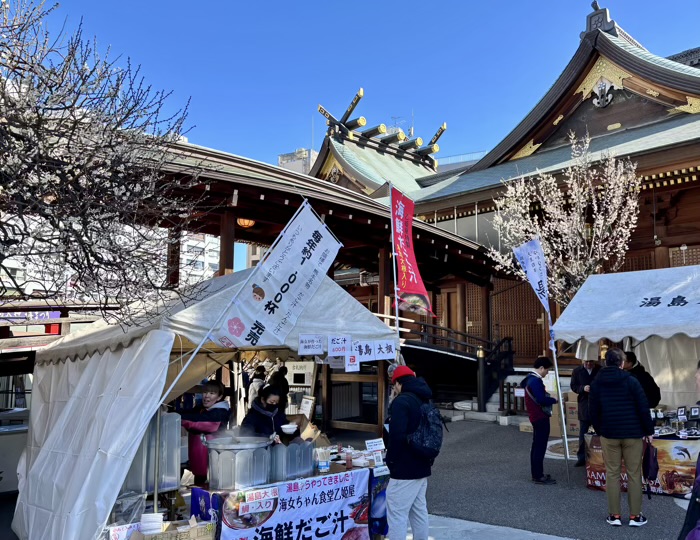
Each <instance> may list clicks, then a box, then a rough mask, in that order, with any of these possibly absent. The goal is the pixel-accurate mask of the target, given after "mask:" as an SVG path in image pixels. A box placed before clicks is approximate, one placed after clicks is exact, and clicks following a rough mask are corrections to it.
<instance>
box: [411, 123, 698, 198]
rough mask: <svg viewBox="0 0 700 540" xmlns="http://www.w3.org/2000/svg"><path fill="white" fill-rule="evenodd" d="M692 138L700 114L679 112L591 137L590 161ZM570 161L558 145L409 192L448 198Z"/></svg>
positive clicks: (561, 166) (564, 148) (632, 154)
mask: <svg viewBox="0 0 700 540" xmlns="http://www.w3.org/2000/svg"><path fill="white" fill-rule="evenodd" d="M695 141H700V118H698V116H696V115H685V114H679V115H676V116H675V117H672V118H670V119H668V120H666V121H664V122H656V123H654V124H651V125H646V126H643V127H639V128H636V129H628V130H624V131H618V132H615V133H611V134H609V135H606V136H603V137H597V138H594V139H592V140H591V144H590V152H591V158H592V160H593V161H598V160H600V159H601V158H602V157H603V155H604V154H605V153H608V152H609V153H610V154H612V155H614V156H616V157H630V158H631V159H632V160H634V157H635V155H638V154H641V153H648V152H651V151H656V150H662V149H664V148H667V147H671V146H675V145H678V144H681V143H689V142H695ZM571 164H572V161H571V148H570V147H569V146H560V147H558V148H553V149H549V150H545V151H541V152H536V153H534V154H532V155H531V156H528V157H525V158H522V159H517V160H512V161H506V162H504V163H501V164H499V165H494V166H493V167H489V168H487V169H482V170H477V171H472V170H470V171H467V172H465V173H463V174H457V175H455V176H453V177H450V178H448V179H447V180H444V181H442V182H440V183H438V184H435V185H433V186H430V187H427V188H424V189H422V190H420V191H416V192H413V193H409V195H410V196H412V197H415V200H416V202H418V203H425V202H429V201H435V200H439V199H447V198H450V197H455V196H458V195H461V194H464V193H470V192H474V191H480V190H485V189H492V188H494V187H498V186H499V185H500V184H501V183H502V182H503V181H508V180H514V179H516V178H520V177H524V176H532V175H533V174H536V173H537V172H538V171H539V172H545V173H546V172H549V173H555V172H559V171H562V170H564V169H566V168H567V167H568V166H570V165H571Z"/></svg>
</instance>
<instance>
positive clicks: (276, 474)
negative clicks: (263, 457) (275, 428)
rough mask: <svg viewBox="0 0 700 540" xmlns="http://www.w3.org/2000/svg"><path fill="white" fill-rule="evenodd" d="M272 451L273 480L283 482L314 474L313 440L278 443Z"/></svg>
mask: <svg viewBox="0 0 700 540" xmlns="http://www.w3.org/2000/svg"><path fill="white" fill-rule="evenodd" d="M270 453H271V454H272V473H271V478H270V481H271V482H283V481H285V480H293V479H295V478H301V477H303V476H310V475H312V474H313V471H314V445H313V443H312V442H306V441H305V442H301V443H297V442H292V443H289V446H285V445H284V444H277V445H275V446H274V447H273V448H272V450H271V452H270Z"/></svg>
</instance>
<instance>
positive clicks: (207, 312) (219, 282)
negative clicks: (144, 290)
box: [13, 270, 395, 540]
mask: <svg viewBox="0 0 700 540" xmlns="http://www.w3.org/2000/svg"><path fill="white" fill-rule="evenodd" d="M249 272H250V270H248V271H243V272H238V273H235V274H231V275H227V276H223V277H220V278H215V279H212V280H209V281H208V282H205V283H204V284H203V285H202V287H201V292H200V293H199V295H198V296H197V298H196V300H191V301H189V302H186V303H185V302H183V301H182V300H180V299H179V298H178V297H174V298H173V300H172V301H171V302H170V303H169V304H168V305H167V306H163V305H161V306H154V307H153V312H154V313H156V312H160V313H163V315H160V316H152V317H150V318H148V319H143V320H142V321H139V322H138V324H135V325H133V326H130V327H128V328H126V329H124V328H122V327H120V326H109V325H107V324H105V323H103V322H101V323H95V324H93V325H91V326H90V327H88V328H86V329H84V330H82V331H79V332H76V333H75V334H70V335H68V336H65V337H63V338H61V339H60V340H58V341H56V342H54V343H53V344H51V345H50V346H49V347H46V348H45V349H42V350H41V351H39V352H37V362H36V367H35V377H36V379H35V380H36V383H35V385H36V386H35V388H36V390H35V395H34V397H33V404H32V412H31V417H30V427H29V435H28V445H27V449H26V450H25V454H24V455H23V457H22V459H21V461H20V464H19V467H18V475H19V479H20V481H19V491H20V495H19V498H18V502H17V509H16V512H15V518H14V521H13V530H14V531H15V532H16V534H17V535H18V536H19V538H20V539H21V540H35V539H37V540H38V539H40V538H41V539H44V538H51V539H52V540H92V539H94V538H96V537H97V535H98V534H99V532H100V531H101V529H102V527H103V526H104V524H105V523H106V520H107V518H108V516H109V512H110V511H111V509H112V506H113V504H114V501H115V500H116V497H117V494H118V492H119V489H120V487H121V485H122V483H123V481H124V478H125V476H126V473H127V471H128V468H129V466H130V465H131V461H132V460H133V457H134V454H135V452H136V449H137V447H138V445H139V443H140V442H141V439H142V438H143V434H144V433H145V430H146V427H147V425H148V421H149V420H150V418H151V417H152V416H153V414H154V413H155V412H156V410H157V407H158V405H159V404H160V402H161V399H162V398H163V396H162V394H163V392H164V391H165V389H166V388H167V387H169V385H170V384H171V383H172V381H174V380H175V378H176V377H178V376H179V375H180V374H181V372H182V371H183V368H184V362H185V361H186V359H187V357H186V356H185V358H183V359H182V360H180V361H173V362H171V356H170V355H171V352H174V353H177V352H179V347H180V345H179V344H182V339H181V338H184V339H186V340H188V341H189V342H191V343H199V342H200V341H201V340H202V339H204V338H205V336H206V335H207V332H208V331H209V329H210V328H211V327H212V326H213V325H214V324H215V322H216V319H217V318H218V316H219V314H220V313H221V312H222V311H223V310H224V309H225V308H226V306H227V305H228V303H229V302H230V300H231V299H232V298H233V295H235V294H236V292H237V291H238V290H239V289H240V288H241V287H242V286H243V284H244V283H245V281H246V279H247V277H248V275H249ZM299 334H323V335H331V334H350V335H351V336H352V337H353V338H355V339H360V340H380V339H388V340H391V339H394V338H395V333H394V332H392V330H391V329H390V328H389V327H387V326H386V325H385V324H384V323H382V322H381V321H380V320H379V319H378V318H377V317H376V316H374V315H373V314H372V313H370V312H369V311H368V310H367V309H366V308H365V307H364V306H363V305H362V304H360V303H359V302H358V301H357V300H355V299H354V298H353V297H352V296H350V295H349V294H348V293H347V292H345V291H344V290H343V289H342V288H341V287H340V286H338V285H337V284H336V283H335V282H334V281H333V280H331V279H330V278H328V277H327V276H324V278H323V280H322V283H321V285H320V287H319V289H318V291H317V292H316V294H315V295H314V296H313V297H312V298H311V299H310V301H309V303H308V304H307V306H306V307H305V309H304V311H303V312H302V314H301V316H300V317H299V319H298V320H297V323H296V324H295V326H294V328H293V329H292V331H291V332H290V333H289V335H288V336H287V338H286V340H285V345H286V346H288V347H289V348H290V349H291V350H293V351H296V350H297V348H298V342H299ZM186 351H187V348H186V347H184V346H183V348H182V352H186ZM231 358H232V353H225V354H209V353H207V352H203V353H201V354H199V355H197V357H196V358H195V359H194V360H193V362H192V363H191V364H190V366H189V367H188V368H187V370H186V371H185V372H184V373H183V374H182V376H181V377H180V379H179V381H178V383H177V384H176V386H175V387H174V388H173V390H172V392H170V394H169V395H168V396H166V397H165V400H164V401H169V400H171V399H174V398H175V397H177V396H179V395H181V394H182V393H183V392H184V391H186V390H188V389H189V388H191V387H192V386H193V385H195V384H197V383H198V382H199V381H201V380H202V379H203V378H206V377H207V376H209V375H210V374H212V373H213V372H214V371H216V369H217V368H219V367H221V366H222V365H223V364H224V363H225V362H226V361H227V360H230V359H231ZM166 385H167V386H166Z"/></svg>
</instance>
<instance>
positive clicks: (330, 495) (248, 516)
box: [217, 469, 370, 540]
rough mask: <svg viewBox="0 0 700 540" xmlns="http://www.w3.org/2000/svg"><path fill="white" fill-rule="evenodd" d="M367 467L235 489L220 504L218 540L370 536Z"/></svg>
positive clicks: (328, 539) (345, 539)
mask: <svg viewBox="0 0 700 540" xmlns="http://www.w3.org/2000/svg"><path fill="white" fill-rule="evenodd" d="M368 483H369V469H357V470H352V471H346V472H342V473H337V474H328V475H325V476H316V477H313V478H305V479H301V480H294V481H290V482H284V483H279V484H274V485H272V486H264V487H258V488H253V489H250V490H243V491H233V492H231V493H229V494H228V496H227V497H226V498H225V500H224V501H223V504H222V509H221V516H220V518H219V527H217V529H218V535H217V539H218V540H274V539H276V538H324V539H326V540H370V536H369V530H368V523H369V497H368V489H369V488H368Z"/></svg>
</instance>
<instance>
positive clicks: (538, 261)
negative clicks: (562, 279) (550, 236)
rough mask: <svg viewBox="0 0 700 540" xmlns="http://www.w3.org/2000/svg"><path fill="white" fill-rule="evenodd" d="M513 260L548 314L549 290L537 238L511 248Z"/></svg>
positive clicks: (542, 256)
mask: <svg viewBox="0 0 700 540" xmlns="http://www.w3.org/2000/svg"><path fill="white" fill-rule="evenodd" d="M513 253H515V258H516V259H518V262H519V263H520V266H522V268H523V270H524V271H525V274H526V275H527V280H528V281H529V282H530V285H532V288H533V290H534V291H535V294H536V295H537V298H539V299H540V302H542V305H543V306H544V309H545V310H546V311H547V313H549V288H548V285H547V264H546V263H545V261H544V252H543V251H542V244H541V243H540V239H539V238H534V239H532V240H530V241H529V242H526V243H525V244H522V245H520V246H518V247H514V248H513Z"/></svg>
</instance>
